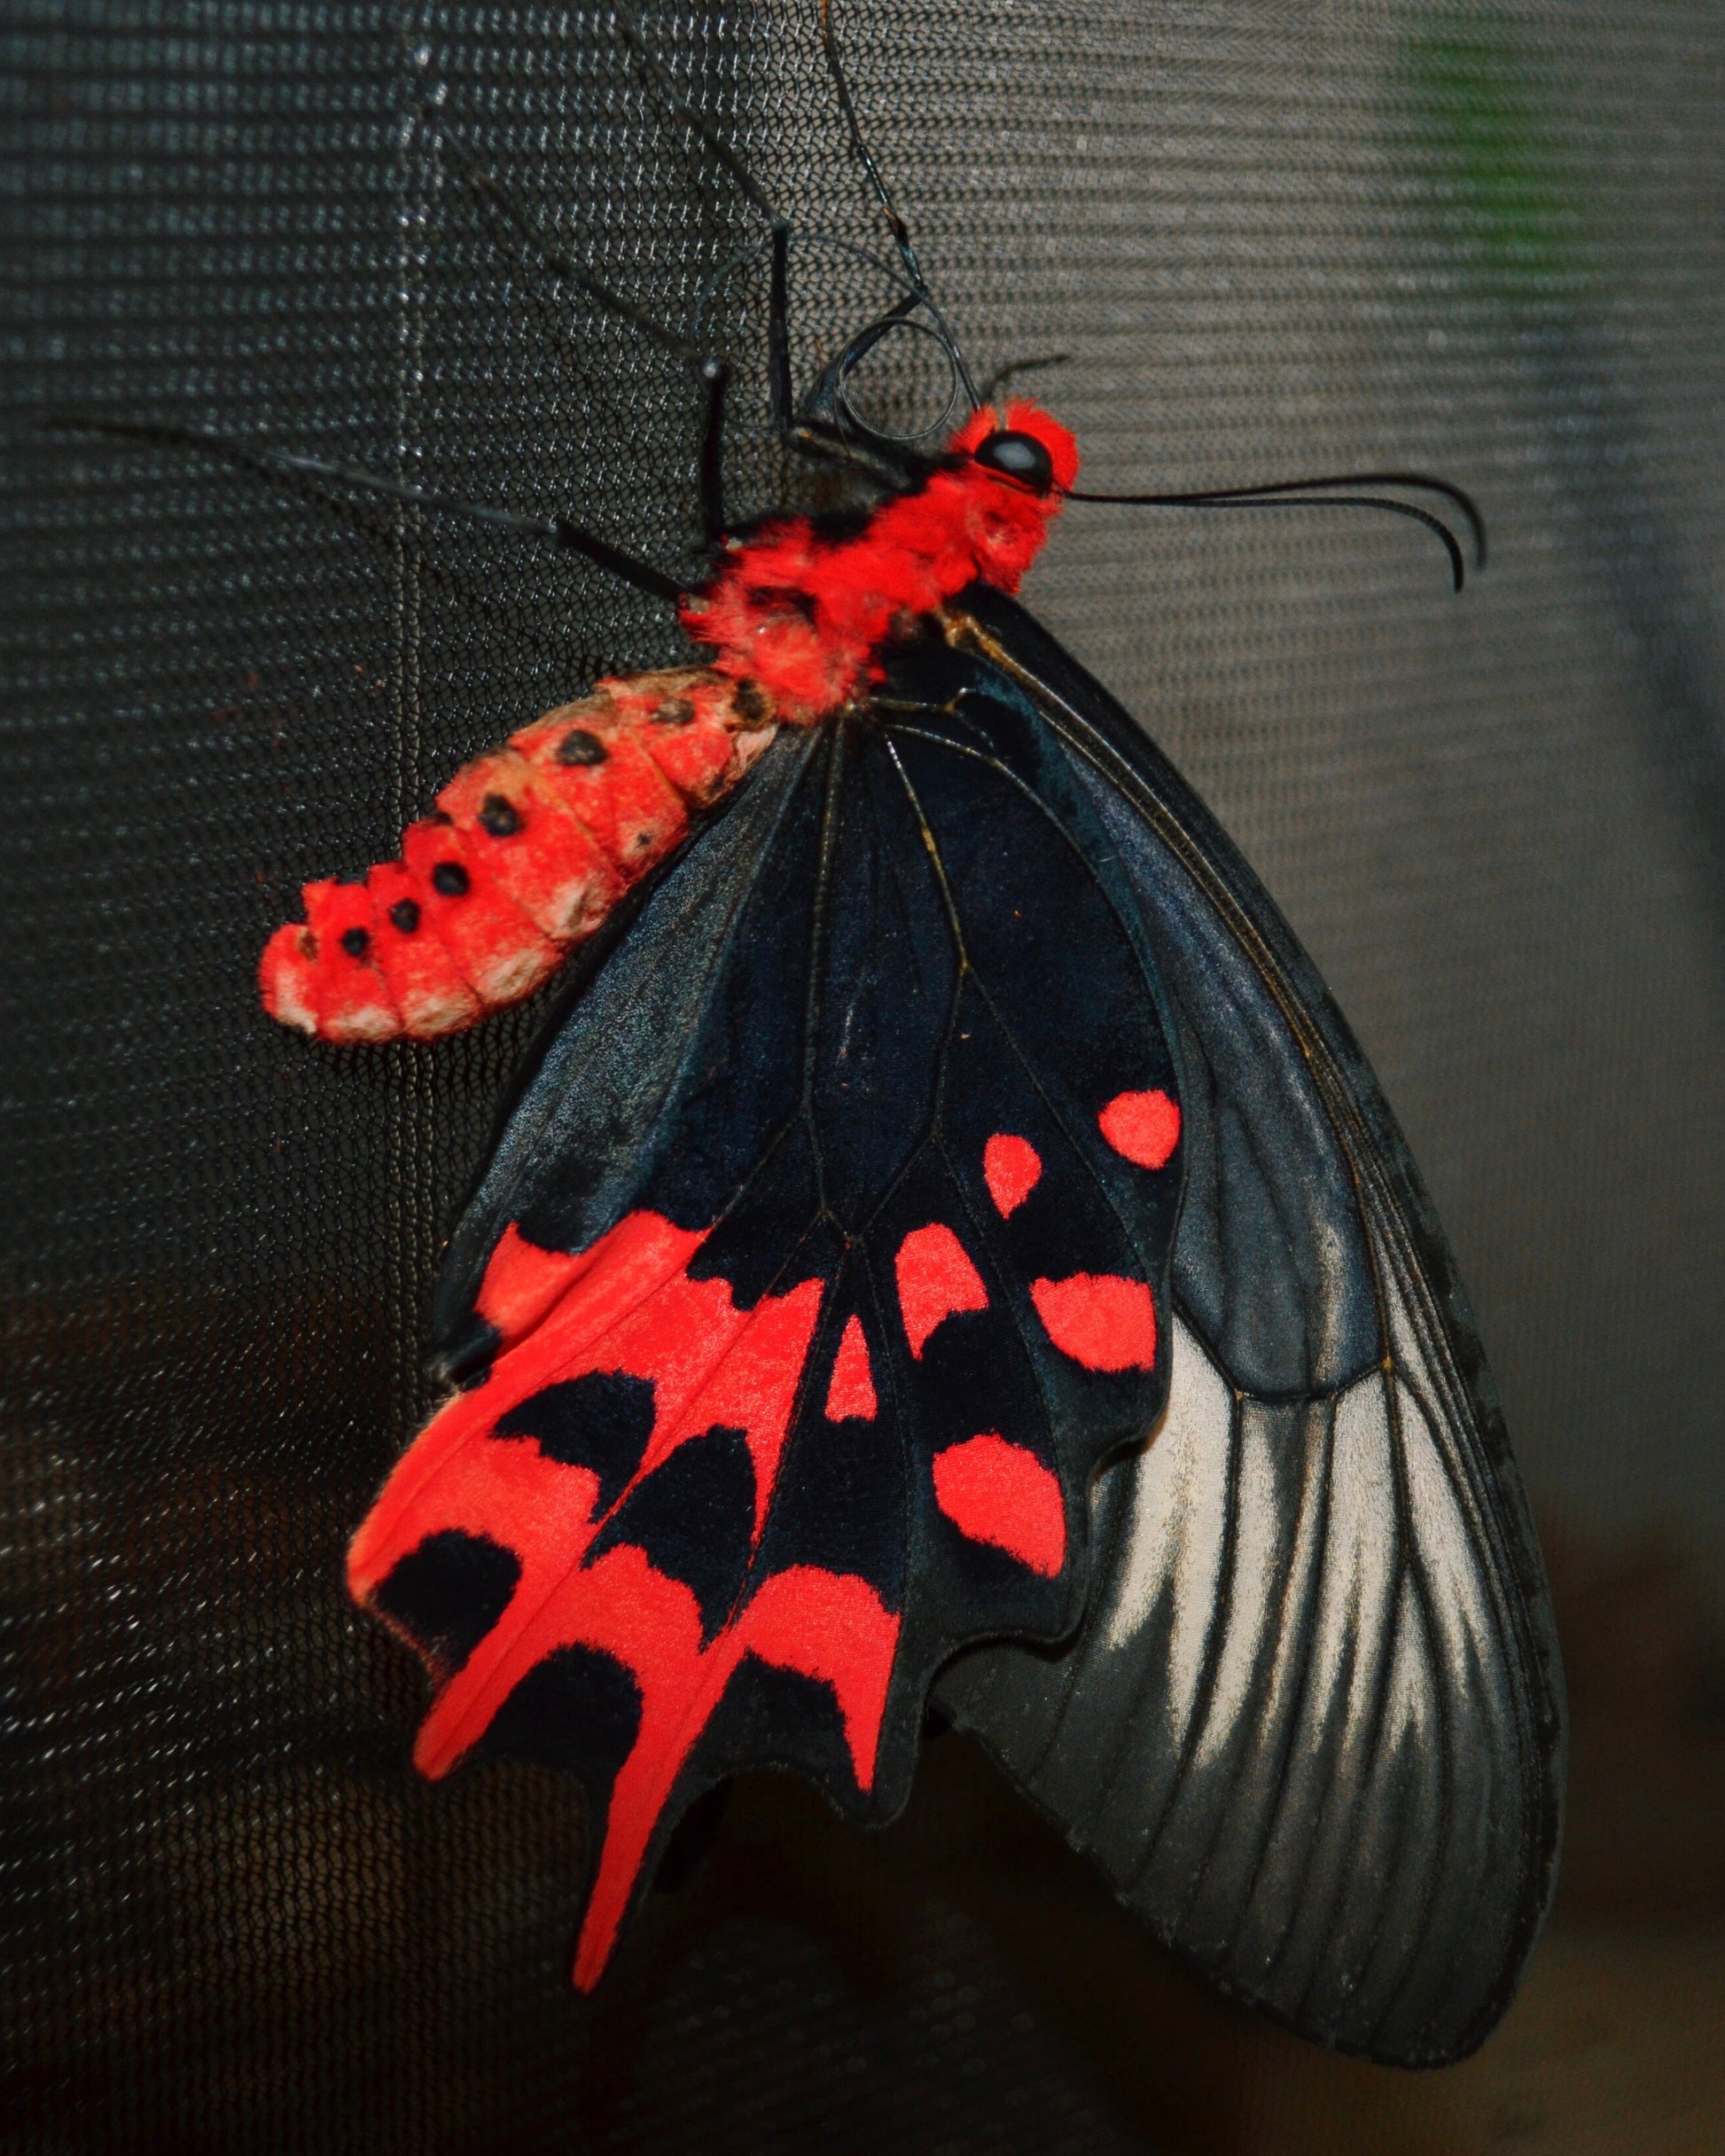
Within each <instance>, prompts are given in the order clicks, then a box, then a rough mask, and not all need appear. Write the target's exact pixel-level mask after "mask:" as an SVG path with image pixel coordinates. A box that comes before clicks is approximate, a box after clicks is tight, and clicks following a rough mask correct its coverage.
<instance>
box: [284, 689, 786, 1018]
mask: <svg viewBox="0 0 1725 2156" xmlns="http://www.w3.org/2000/svg"><path fill="white" fill-rule="evenodd" d="M775 723H776V721H775V717H774V714H773V710H772V707H771V706H770V704H769V701H768V699H766V698H765V697H764V696H763V695H762V694H761V691H760V690H759V689H757V688H756V687H755V686H754V684H752V683H749V682H742V681H735V680H732V679H730V678H729V677H728V676H724V675H721V674H718V673H715V672H714V671H713V670H712V669H710V668H687V667H685V668H677V669H675V671H672V672H666V673H659V674H637V675H636V676H632V677H631V678H629V679H628V680H621V681H605V682H601V683H599V684H598V685H597V688H596V689H595V690H594V691H593V693H592V695H591V696H589V697H584V698H582V699H581V701H580V702H578V703H574V704H565V705H563V706H562V707H560V708H558V710H556V711H549V712H547V713H546V714H545V715H544V717H543V718H542V719H538V720H535V723H533V724H532V725H531V726H528V727H524V728H523V729H522V730H521V731H520V732H519V733H517V734H514V735H511V738H510V739H509V741H508V742H507V743H506V744H505V745H504V746H503V747H502V748H498V749H494V750H492V751H491V752H490V753H489V754H486V755H483V756H478V757H475V758H474V760H473V762H471V763H468V764H464V765H463V767H462V768H461V769H460V770H459V771H457V773H456V775H455V777H453V778H452V779H451V780H450V781H449V785H446V786H445V787H444V789H443V791H442V792H441V793H440V794H439V795H438V797H437V806H436V808H435V810H434V812H433V815H431V816H427V817H425V819H423V820H422V821H421V822H419V823H418V824H410V825H409V827H408V829H407V831H406V832H404V833H403V835H402V857H401V859H400V860H399V861H385V862H380V863H379V864H378V865H377V866H376V867H375V868H373V869H371V871H370V872H369V873H368V874H367V876H366V878H365V879H364V881H363V883H335V882H320V883H308V884H307V885H306V887H305V891H304V897H305V907H306V918H305V920H304V921H303V922H298V921H290V922H289V923H288V924H287V925H286V926H285V927H282V928H278V929H277V931H276V933H275V934H274V935H273V936H272V937H271V938H270V939H269V942H268V944H266V946H265V947H264V952H263V957H262V961H261V965H260V967H259V985H260V987H261V989H262V993H263V1005H264V1009H265V1010H266V1011H268V1012H269V1015H270V1016H271V1017H272V1018H274V1019H280V1021H281V1022H282V1024H284V1025H285V1026H296V1027H299V1028H300V1030H301V1032H302V1033H310V1034H316V1035H319V1036H320V1037H321V1038H323V1039H324V1040H326V1041H339V1042H354V1041H391V1040H394V1039H397V1038H398V1037H399V1036H401V1035H408V1036H409V1037H410V1038H411V1039H414V1040H421V1041H425V1040H432V1039H434V1038H435V1037H436V1036H437V1035H440V1034H445V1033H456V1032H458V1031H459V1030H460V1029H461V1028H462V1027H464V1026H471V1025H473V1024H474V1023H476V1022H477V1021H478V1020H479V1019H481V1018H483V1017H484V1016H485V1015H486V1013H487V1012H489V1011H495V1010H498V1009H500V1008H501V1007H502V1006H503V1004H512V1003H519V1001H520V999H521V998H522V997H523V996H528V995H530V994H531V993H532V992H533V990H534V989H535V988H537V987H538V986H539V985H540V983H541V982H542V980H544V979H545V977H546V976H547V974H549V973H551V972H552V971H553V970H554V969H555V968H556V967H557V966H558V965H559V964H560V963H561V962H562V959H563V957H564V956H565V955H566V953H567V952H568V951H570V950H572V949H574V946H575V945H576V944H577V943H580V942H582V941H585V939H586V938H587V937H588V936H589V935H591V934H592V933H593V931H594V930H595V929H596V928H597V926H598V925H599V923H600V922H601V921H602V920H603V919H604V918H605V915H606V914H607V913H608V912H609V911H610V910H611V909H612V907H613V906H614V905H615V904H616V902H617V901H618V899H619V898H620V897H621V895H622V894H623V893H624V892H625V891H626V890H627V889H628V887H629V886H630V885H631V884H632V883H634V882H636V880H637V879H639V878H640V877H641V876H643V875H644V874H645V873H646V871H648V870H649V869H651V868H652V867H653V866H654V864H655V863H658V862H660V861H662V860H663V859H664V857H665V855H667V854H668V853H670V852H671V851H672V850H673V849H674V848H675V847H676V846H678V845H679V844H680V843H681V842H682V840H683V838H684V837H685V836H686V835H687V832H688V830H689V818H690V816H691V812H693V811H698V810H699V809H702V808H709V807H711V806H712V804H713V803H714V802H715V801H719V800H720V799H722V796H723V795H725V794H726V793H729V792H730V789H731V788H732V787H733V786H734V785H736V784H737V782H738V779H739V778H740V777H742V775H743V773H744V772H745V770H746V769H748V767H749V765H750V764H751V763H752V762H753V761H754V759H755V757H756V756H758V755H759V754H760V753H761V750H762V749H763V748H764V747H765V746H767V744H768V742H769V741H770V740H771V738H772V737H773V732H774V729H775Z"/></svg>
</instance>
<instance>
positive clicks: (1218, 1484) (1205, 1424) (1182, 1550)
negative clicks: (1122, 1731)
mask: <svg viewBox="0 0 1725 2156" xmlns="http://www.w3.org/2000/svg"><path fill="white" fill-rule="evenodd" d="M1171 1352H1172V1356H1173V1362H1172V1367H1171V1369H1170V1371H1169V1376H1168V1405H1167V1413H1166V1414H1165V1415H1164V1416H1163V1418H1162V1426H1161V1428H1160V1429H1159V1431H1158V1432H1157V1433H1156V1436H1155V1438H1154V1439H1153V1440H1152V1441H1151V1443H1150V1444H1149V1445H1147V1446H1146V1447H1145V1449H1143V1452H1141V1453H1140V1454H1139V1455H1138V1457H1137V1458H1136V1460H1135V1461H1133V1462H1131V1463H1130V1465H1128V1467H1127V1468H1126V1469H1125V1470H1124V1471H1123V1472H1128V1473H1129V1474H1130V1475H1131V1476H1132V1479H1133V1490H1132V1521H1131V1527H1130V1529H1129V1531H1128V1534H1129V1539H1128V1543H1127V1551H1126V1561H1125V1563H1124V1564H1123V1565H1122V1566H1120V1572H1119V1574H1117V1575H1116V1581H1115V1586H1114V1593H1113V1606H1112V1609H1110V1610H1109V1612H1108V1613H1107V1616H1106V1619H1105V1621H1104V1626H1103V1638H1104V1643H1105V1644H1107V1645H1108V1646H1110V1647H1113V1648H1119V1647H1124V1646H1127V1645H1128V1644H1130V1643H1131V1641H1132V1640H1133V1639H1134V1638H1135V1637H1136V1635H1137V1633H1138V1632H1139V1631H1140V1630H1141V1629H1142V1628H1143V1626H1144V1625H1145V1624H1147V1623H1148V1622H1149V1621H1150V1620H1151V1617H1152V1616H1153V1615H1154V1614H1155V1613H1156V1611H1157V1609H1158V1608H1159V1606H1161V1605H1162V1604H1163V1602H1164V1599H1165V1598H1167V1599H1168V1600H1169V1601H1170V1602H1171V1608H1170V1610H1169V1627H1170V1629H1169V1641H1168V1690H1167V1714H1168V1716H1169V1719H1170V1722H1171V1723H1172V1725H1173V1726H1174V1728H1175V1730H1176V1731H1181V1730H1184V1728H1185V1726H1186V1724H1187V1722H1188V1721H1189V1720H1190V1716H1191V1712H1192V1708H1193V1706H1194V1704H1195V1702H1196V1700H1197V1697H1198V1681H1199V1678H1200V1676H1202V1674H1203V1668H1204V1650H1205V1644H1206V1641H1207V1640H1208V1638H1209V1635H1210V1627H1211V1623H1212V1621H1213V1618H1214V1611H1215V1605H1216V1597H1217V1594H1218V1592H1219V1590H1220V1589H1221V1584H1222V1580H1221V1574H1222V1523H1223V1519H1224V1518H1225V1516H1226V1511H1227V1506H1226V1502H1225V1501H1226V1496H1227V1487H1228V1440H1229V1424H1230V1422H1231V1420H1232V1418H1233V1411H1234V1395H1233V1394H1232V1392H1231V1391H1230V1389H1229V1386H1228V1383H1227V1381H1226V1379H1224V1378H1223V1377H1222V1373H1221V1371H1218V1370H1217V1369H1216V1367H1215V1365H1214V1363H1212V1362H1211V1360H1210V1358H1209V1356H1208V1355H1206V1353H1205V1352H1204V1349H1203V1348H1202V1347H1201V1346H1200V1345H1199V1343H1198V1339H1197V1337H1196V1335H1195V1334H1194V1333H1193V1332H1191V1331H1190V1328H1189V1327H1188V1326H1187V1325H1186V1324H1184V1323H1183V1320H1182V1319H1181V1318H1180V1317H1179V1316H1177V1315H1176V1316H1175V1320H1174V1327H1173V1348H1172V1351H1171Z"/></svg>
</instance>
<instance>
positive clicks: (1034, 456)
mask: <svg viewBox="0 0 1725 2156" xmlns="http://www.w3.org/2000/svg"><path fill="white" fill-rule="evenodd" d="M948 455H949V457H951V460H952V461H951V463H950V465H948V471H947V473H945V474H944V475H943V476H944V477H945V478H946V479H947V480H948V484H949V485H952V486H954V487H955V488H956V490H957V491H958V492H959V493H961V494H962V496H963V503H964V518H963V524H964V550H965V551H966V552H967V553H968V555H969V556H970V559H971V560H972V564H973V566H974V571H975V574H977V575H978V576H979V577H980V578H981V579H982V580H983V582H986V583H990V584H995V585H998V586H999V587H1000V588H1001V589H1002V590H1005V591H1012V590H1016V589H1017V588H1018V584H1019V579H1020V578H1021V577H1022V576H1023V575H1024V573H1025V571H1026V569H1027V568H1028V567H1029V566H1030V565H1031V563H1032V562H1033V561H1034V559H1036V557H1037V555H1038V554H1039V553H1040V552H1041V551H1042V546H1043V543H1045V541H1046V540H1047V538H1048V531H1049V525H1050V521H1051V519H1053V518H1054V517H1055V516H1057V515H1058V513H1059V510H1060V506H1061V500H1062V496H1064V494H1065V490H1066V489H1067V488H1069V487H1070V486H1071V485H1072V483H1073V480H1075V479H1076V478H1077V477H1078V444H1077V443H1076V442H1075V441H1073V438H1072V435H1071V434H1069V433H1068V431H1067V430H1066V429H1065V427H1064V426H1061V424H1060V422H1059V421H1058V419H1054V418H1050V416H1049V414H1048V413H1047V412H1045V411H1043V410H1042V408H1041V406H1040V405H1036V404H1024V403H1016V404H1009V405H1008V406H1007V408H1006V410H1005V412H1004V413H1000V412H997V411H995V410H994V409H993V407H992V406H990V405H986V404H985V405H983V406H982V407H981V408H980V410H977V411H975V412H973V413H972V415H971V417H970V418H969V419H968V420H967V421H966V422H965V423H964V426H962V427H961V428H960V429H959V430H958V432H957V433H956V434H955V435H954V436H953V438H952V441H950V443H949V444H948Z"/></svg>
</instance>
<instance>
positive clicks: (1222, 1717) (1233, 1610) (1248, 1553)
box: [1193, 1419, 1282, 1767]
mask: <svg viewBox="0 0 1725 2156" xmlns="http://www.w3.org/2000/svg"><path fill="white" fill-rule="evenodd" d="M1269 1448H1270V1437H1269V1433H1268V1431H1266V1430H1265V1429H1264V1428H1263V1426H1261V1424H1257V1425H1254V1423H1253V1421H1251V1420H1250V1419H1249V1420H1248V1421H1247V1423H1246V1426H1245V1431H1244V1433H1242V1437H1241V1441H1240V1480H1239V1484H1238V1488H1237V1495H1236V1500H1235V1502H1236V1505H1237V1512H1236V1514H1235V1520H1234V1550H1233V1563H1232V1566H1231V1567H1230V1569H1229V1581H1228V1607H1227V1621H1226V1629H1225V1630H1224V1632H1223V1634H1222V1654H1221V1656H1220V1658H1219V1660H1218V1661H1217V1664H1216V1682H1215V1688H1214V1691H1212V1692H1211V1694H1210V1699H1209V1704H1208V1707H1207V1708H1206V1713H1205V1716H1204V1728H1203V1730H1202V1732H1201V1733H1200V1735H1199V1738H1198V1749H1197V1751H1196V1753H1195V1754H1194V1755H1193V1764H1194V1765H1195V1766H1198V1767H1206V1766H1208V1765H1209V1764H1210V1762H1211V1761H1212V1760H1213V1759H1214V1757H1215V1756H1216V1754H1218V1753H1220V1752H1222V1751H1223V1750H1224V1749H1225V1748H1226V1747H1227V1746H1228V1744H1229V1740H1230V1738H1232V1737H1233V1734H1234V1731H1235V1727H1236V1725H1237V1722H1238V1721H1239V1719H1240V1716H1241V1715H1243V1714H1245V1713H1246V1712H1247V1711H1248V1709H1249V1707H1250V1706H1251V1701H1252V1686H1253V1678H1254V1677H1255V1676H1257V1674H1258V1668H1259V1662H1260V1658H1261V1654H1262V1652H1263V1638H1264V1629H1265V1627H1266V1626H1267V1625H1268V1623H1269V1621H1270V1611H1271V1605H1272V1598H1273V1597H1279V1595H1280V1592H1281V1588H1282V1577H1281V1569H1282V1568H1281V1563H1280V1559H1281V1557H1282V1540H1281V1536H1280V1535H1279V1533H1278V1532H1277V1526H1278V1523H1277V1519H1276V1513H1277V1510H1278V1502H1279V1499H1280V1496H1281V1490H1280V1488H1279V1487H1278V1485H1277V1482H1276V1463H1275V1462H1274V1460H1272V1458H1271V1457H1270V1449H1269Z"/></svg>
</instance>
